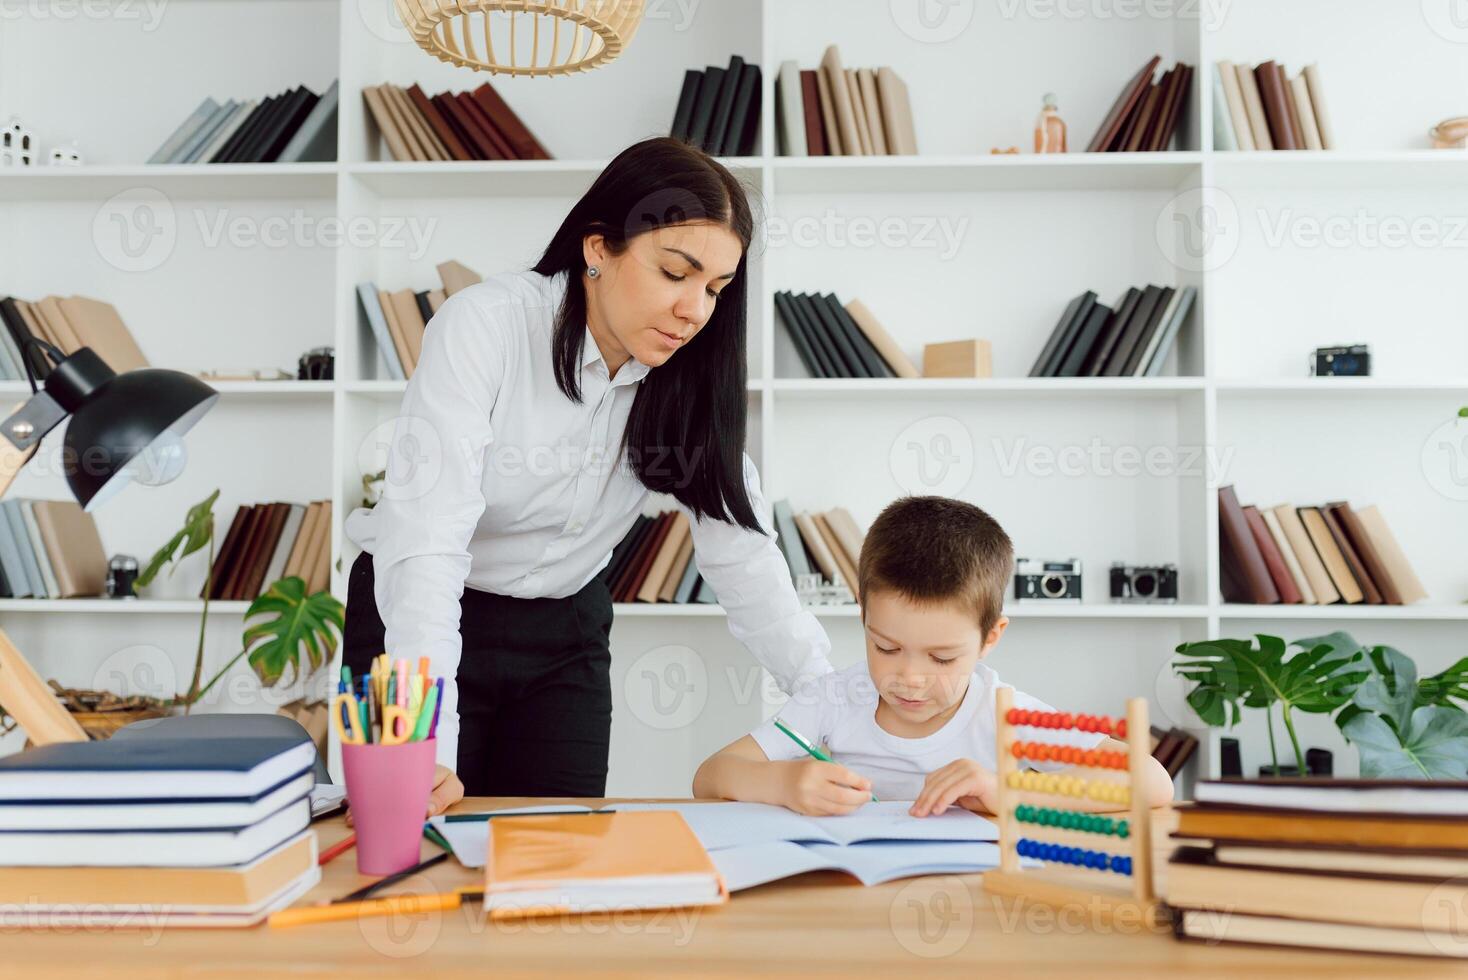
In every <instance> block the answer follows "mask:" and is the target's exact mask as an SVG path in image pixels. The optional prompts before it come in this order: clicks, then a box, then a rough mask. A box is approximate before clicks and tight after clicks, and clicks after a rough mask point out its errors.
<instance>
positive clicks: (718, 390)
mask: <svg viewBox="0 0 1468 980" xmlns="http://www.w3.org/2000/svg"><path fill="white" fill-rule="evenodd" d="M700 220H702V221H713V222H717V223H718V224H720V225H723V226H725V227H727V228H728V229H729V230H730V231H731V232H733V234H734V235H735V236H736V237H737V238H738V239H739V242H740V245H741V246H742V252H741V254H740V257H739V267H738V269H737V271H736V272H735V275H734V278H733V279H731V280H730V281H729V283H728V285H726V286H725V287H724V288H723V289H721V290H720V291H719V301H718V302H717V303H716V304H714V312H713V314H712V315H711V316H710V317H709V321H708V323H707V324H705V325H704V327H703V329H702V330H700V331H699V332H698V333H697V334H696V335H694V337H693V339H692V340H690V341H689V342H688V343H687V344H686V345H685V346H684V347H683V348H682V349H680V350H679V351H678V352H677V353H675V354H674V355H673V356H672V357H670V358H669V359H668V360H667V361H666V362H664V363H663V364H662V365H661V366H659V367H656V368H654V369H652V370H651V371H649V372H648V373H647V377H645V378H643V379H642V382H641V383H640V385H639V390H638V392H637V397H636V399H635V400H634V401H633V403H632V414H631V416H630V417H629V418H628V420H627V429H626V431H625V433H624V434H623V448H624V449H625V451H626V453H627V455H628V458H629V461H630V463H631V464H632V469H633V472H634V473H636V474H637V478H638V479H639V480H640V481H641V482H642V484H643V486H645V487H647V488H648V489H649V490H653V491H656V492H659V493H667V494H671V495H672V496H673V497H674V498H676V499H677V500H678V501H679V502H680V503H682V504H683V505H684V506H686V507H687V508H688V509H689V510H690V511H692V512H693V514H694V515H695V516H696V517H703V516H705V515H710V516H712V517H715V518H717V519H719V520H723V521H728V522H730V523H735V524H739V525H741V526H743V527H746V528H749V529H750V530H752V531H761V532H762V531H763V528H762V527H761V526H760V523H759V520H758V518H757V517H756V516H755V513H754V507H753V506H752V505H751V503H750V500H749V493H748V491H747V489H746V487H745V483H744V439H745V414H744V413H745V399H746V397H747V396H746V393H745V391H746V387H747V384H748V381H747V378H748V368H747V365H746V363H745V336H744V333H745V314H746V311H747V309H748V295H749V287H748V282H749V276H748V270H747V264H748V253H749V244H750V240H751V239H752V237H753V234H754V219H753V217H752V216H751V214H750V207H749V201H748V200H747V199H746V197H745V194H744V189H743V187H741V186H740V184H739V182H738V181H737V180H736V179H735V178H734V176H733V175H732V174H730V173H729V171H728V170H726V169H725V168H724V167H723V166H722V165H721V164H719V163H718V162H717V161H716V160H714V159H712V158H711V157H709V156H708V155H707V154H705V153H704V152H702V151H701V150H698V149H696V148H694V147H692V146H689V145H688V144H686V143H683V142H681V141H679V140H675V139H669V138H667V137H659V138H657V139H650V140H644V141H643V142H641V143H634V144H633V145H632V146H629V147H627V149H625V150H623V151H622V152H621V153H619V154H617V157H616V159H614V160H613V161H612V162H611V163H609V164H608V165H607V167H606V169H605V170H603V171H602V172H601V174H600V176H598V177H597V178H596V181H595V183H593V184H592V185H591V188H590V189H589V190H588V191H587V192H586V193H585V194H584V195H583V196H582V198H581V200H579V201H577V202H576V206H575V207H573V208H572V209H571V212H570V213H569V214H567V215H566V218H565V220H564V221H562V222H561V227H560V228H559V229H558V230H557V231H556V234H555V237H554V238H552V239H551V241H550V244H549V245H547V246H546V249H545V252H544V254H542V255H541V257H540V261H539V262H537V263H536V265H535V271H536V272H538V273H540V274H541V275H543V276H554V275H556V274H557V273H562V272H564V273H566V274H567V280H568V282H567V287H566V298H565V300H564V301H563V302H562V303H561V308H560V309H559V310H558V311H557V313H556V325H555V334H554V336H553V338H552V341H551V344H552V354H553V360H554V363H555V372H556V384H557V385H559V387H560V389H561V391H563V392H565V394H566V397H567V398H570V399H571V400H572V401H576V402H579V401H581V383H580V377H579V373H580V365H581V355H582V348H583V346H584V344H585V342H586V328H585V325H586V289H585V283H584V282H583V280H582V275H583V273H584V272H585V271H586V259H585V254H584V252H583V250H582V243H583V240H584V239H585V238H586V236H587V235H594V234H600V235H602V236H603V237H604V238H605V240H606V245H607V249H608V250H609V251H610V252H611V253H612V254H613V255H620V254H622V253H623V252H625V251H626V249H627V246H628V243H629V242H630V241H631V240H632V239H633V238H635V237H636V236H637V235H640V234H644V233H646V232H649V231H653V230H654V229H657V228H661V227H664V226H668V225H678V224H683V223H685V222H690V221H700Z"/></svg>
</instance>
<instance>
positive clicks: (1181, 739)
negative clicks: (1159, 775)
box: [1150, 725, 1198, 778]
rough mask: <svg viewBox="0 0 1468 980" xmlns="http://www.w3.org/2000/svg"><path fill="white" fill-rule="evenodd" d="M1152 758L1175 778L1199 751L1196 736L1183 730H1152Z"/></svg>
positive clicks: (1153, 727) (1156, 728) (1153, 728)
mask: <svg viewBox="0 0 1468 980" xmlns="http://www.w3.org/2000/svg"><path fill="white" fill-rule="evenodd" d="M1150 734H1151V742H1152V758H1154V759H1156V760H1157V762H1158V763H1159V764H1160V765H1161V766H1162V768H1164V769H1166V770H1167V774H1168V775H1169V776H1172V777H1174V778H1176V777H1177V775H1178V773H1180V772H1182V771H1183V767H1184V766H1186V765H1187V764H1188V762H1189V760H1191V759H1192V758H1193V756H1194V755H1195V754H1196V753H1197V751H1198V739H1197V737H1196V736H1194V735H1192V734H1191V733H1189V732H1188V731H1187V730H1185V729H1182V728H1168V729H1162V728H1158V727H1156V726H1155V725H1154V726H1152V729H1151V732H1150Z"/></svg>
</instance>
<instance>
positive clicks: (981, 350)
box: [923, 339, 994, 378]
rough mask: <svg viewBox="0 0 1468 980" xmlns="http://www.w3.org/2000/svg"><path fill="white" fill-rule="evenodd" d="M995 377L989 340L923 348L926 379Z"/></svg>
mask: <svg viewBox="0 0 1468 980" xmlns="http://www.w3.org/2000/svg"><path fill="white" fill-rule="evenodd" d="M993 375H994V365H993V360H992V358H991V357H990V348H989V342H988V341H987V340H977V339H975V340H950V341H948V342H946V343H942V344H928V345H926V346H924V347H923V377H925V378H989V377H993Z"/></svg>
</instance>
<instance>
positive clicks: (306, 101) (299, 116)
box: [260, 88, 417, 163]
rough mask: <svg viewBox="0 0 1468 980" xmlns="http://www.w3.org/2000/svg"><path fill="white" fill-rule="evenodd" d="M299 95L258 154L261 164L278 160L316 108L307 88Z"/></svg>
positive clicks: (311, 94)
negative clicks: (277, 128) (262, 150)
mask: <svg viewBox="0 0 1468 980" xmlns="http://www.w3.org/2000/svg"><path fill="white" fill-rule="evenodd" d="M300 93H301V94H300V96H298V97H297V99H296V101H295V104H294V105H292V106H290V107H289V108H288V109H287V111H286V115H285V118H284V120H283V121H282V123H281V126H280V128H279V130H277V131H276V133H275V134H274V136H273V137H271V138H270V139H269V140H268V142H267V144H266V146H265V150H264V152H262V153H261V154H260V162H261V163H274V162H275V161H276V160H278V159H280V154H281V153H282V151H284V150H285V148H286V145H287V144H289V143H290V141H291V137H292V136H295V135H296V130H298V129H300V128H301V124H302V123H303V122H305V121H306V117H307V116H309V115H310V114H311V110H312V109H314V108H316V103H318V102H320V101H321V96H319V95H317V94H316V93H315V92H313V91H311V90H310V89H308V88H302V89H300ZM413 111H415V112H416V111H417V110H416V109H415V110H413Z"/></svg>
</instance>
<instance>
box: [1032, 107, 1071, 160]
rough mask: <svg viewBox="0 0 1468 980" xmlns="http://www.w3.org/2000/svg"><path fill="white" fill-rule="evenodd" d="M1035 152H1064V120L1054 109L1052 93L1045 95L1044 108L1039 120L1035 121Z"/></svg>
mask: <svg viewBox="0 0 1468 980" xmlns="http://www.w3.org/2000/svg"><path fill="white" fill-rule="evenodd" d="M1035 152H1036V153H1064V152H1065V120H1064V119H1061V118H1060V111H1059V110H1058V109H1056V108H1055V93H1054V92H1046V93H1045V107H1044V108H1043V109H1041V110H1040V118H1039V119H1037V120H1035Z"/></svg>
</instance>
